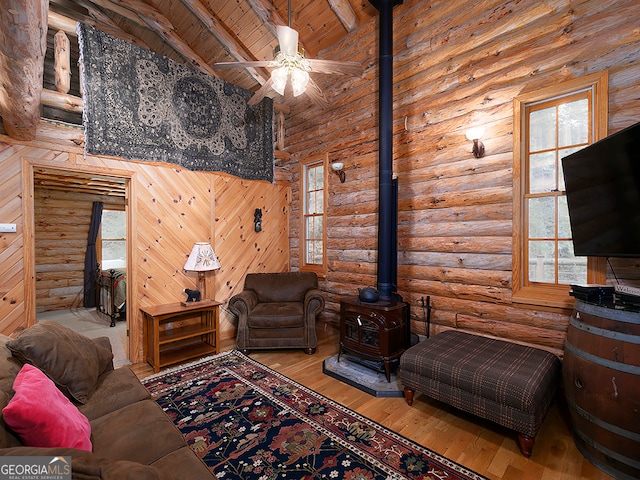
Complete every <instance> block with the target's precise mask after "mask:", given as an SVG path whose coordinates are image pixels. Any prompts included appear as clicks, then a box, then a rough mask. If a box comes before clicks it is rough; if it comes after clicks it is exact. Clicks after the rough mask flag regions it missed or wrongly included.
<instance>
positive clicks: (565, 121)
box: [558, 98, 589, 147]
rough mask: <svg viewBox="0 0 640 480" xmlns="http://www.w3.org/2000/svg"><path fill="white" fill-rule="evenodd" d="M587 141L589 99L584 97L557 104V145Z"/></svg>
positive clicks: (563, 145)
mask: <svg viewBox="0 0 640 480" xmlns="http://www.w3.org/2000/svg"><path fill="white" fill-rule="evenodd" d="M588 141H589V101H588V100H587V99H586V98H583V99H581V100H576V101H575V102H570V103H563V104H561V105H559V106H558V146H560V147H565V146H568V145H576V144H579V143H587V142H588Z"/></svg>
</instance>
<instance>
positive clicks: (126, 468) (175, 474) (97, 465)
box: [0, 447, 214, 480]
mask: <svg viewBox="0 0 640 480" xmlns="http://www.w3.org/2000/svg"><path fill="white" fill-rule="evenodd" d="M0 456H11V457H71V477H72V478H74V479H77V480H178V479H180V480H182V479H187V478H189V479H191V478H193V479H194V480H195V479H197V478H201V477H188V476H187V477H184V476H181V472H180V470H179V469H176V468H173V466H172V465H166V466H164V467H166V468H161V467H156V466H147V465H141V464H139V463H135V462H131V461H129V460H118V461H112V460H110V459H108V458H105V457H102V456H100V455H96V454H95V453H92V452H87V451H85V450H77V449H75V448H36V447H16V448H4V449H0ZM195 460H197V458H195ZM194 463H195V462H194ZM202 478H205V477H202ZM212 478H214V477H213V476H212V475H210V476H209V479H212Z"/></svg>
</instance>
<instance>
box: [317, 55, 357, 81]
mask: <svg viewBox="0 0 640 480" xmlns="http://www.w3.org/2000/svg"><path fill="white" fill-rule="evenodd" d="M307 61H308V62H309V65H310V66H311V71H312V72H317V73H330V74H331V73H333V74H338V75H353V76H354V77H359V76H360V75H362V74H363V73H364V68H363V67H362V65H361V64H359V63H358V62H339V61H336V60H321V59H318V58H315V59H307Z"/></svg>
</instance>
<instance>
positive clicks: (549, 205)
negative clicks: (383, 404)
mask: <svg viewBox="0 0 640 480" xmlns="http://www.w3.org/2000/svg"><path fill="white" fill-rule="evenodd" d="M528 204H529V238H555V232H556V229H555V221H556V214H555V201H554V197H543V198H530V199H529V201H528Z"/></svg>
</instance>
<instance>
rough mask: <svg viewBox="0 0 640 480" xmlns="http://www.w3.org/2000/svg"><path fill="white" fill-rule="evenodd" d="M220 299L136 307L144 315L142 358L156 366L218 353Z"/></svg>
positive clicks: (158, 368) (158, 367)
mask: <svg viewBox="0 0 640 480" xmlns="http://www.w3.org/2000/svg"><path fill="white" fill-rule="evenodd" d="M220 305H221V303H220V302H216V301H215V300H203V301H201V302H193V303H190V304H187V305H186V306H185V305H183V304H182V303H180V302H176V303H168V304H165V305H152V306H149V307H143V308H141V309H140V311H142V313H143V314H144V317H145V318H144V324H143V338H144V357H145V359H146V360H147V362H148V363H149V365H151V366H152V367H153V371H154V372H156V373H157V372H159V371H160V367H164V366H166V365H171V364H174V363H179V362H183V361H185V360H189V359H192V358H197V357H202V356H204V355H210V354H215V353H218V350H219V345H220V331H219V321H220V318H219V311H218V307H219V306H220Z"/></svg>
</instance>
